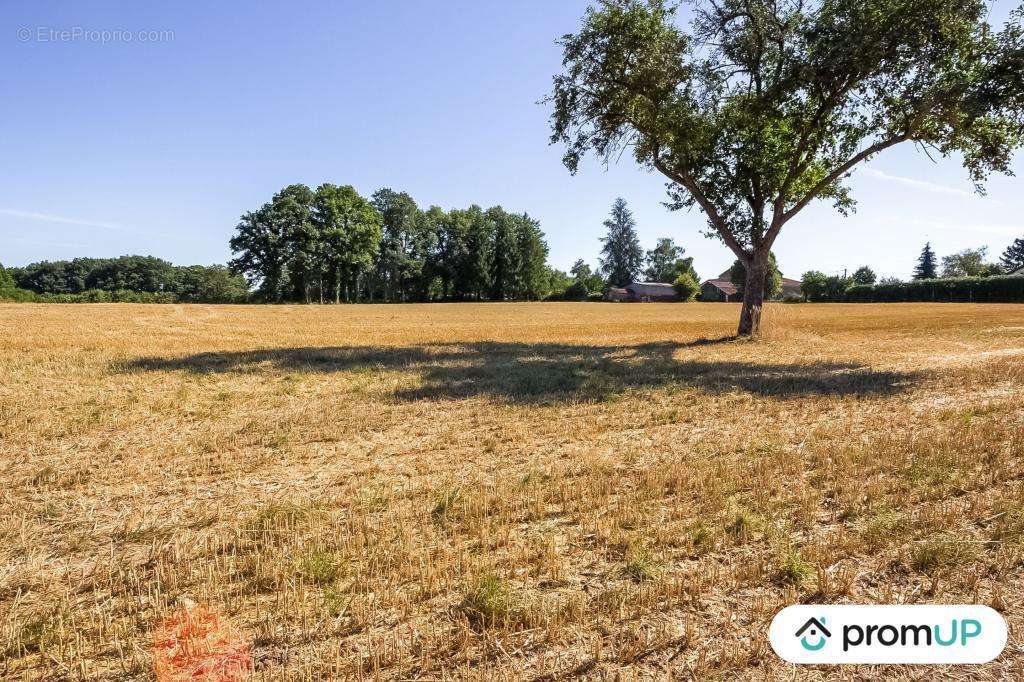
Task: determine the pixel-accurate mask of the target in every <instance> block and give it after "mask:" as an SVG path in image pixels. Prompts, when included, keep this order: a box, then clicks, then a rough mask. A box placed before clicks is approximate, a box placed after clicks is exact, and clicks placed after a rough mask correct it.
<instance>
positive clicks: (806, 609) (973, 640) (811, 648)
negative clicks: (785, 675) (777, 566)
mask: <svg viewBox="0 0 1024 682" xmlns="http://www.w3.org/2000/svg"><path fill="white" fill-rule="evenodd" d="M768 635H769V638H770V639H771V644H772V648H773V649H774V650H775V653H777V654H778V655H779V656H780V657H781V658H782V659H784V660H786V661H789V662H790V663H814V664H822V663H915V664H922V663H924V664H927V663H944V664H949V663H987V662H988V661H991V660H994V659H995V658H996V657H997V656H999V654H1000V653H1001V652H1002V650H1003V647H1005V646H1006V636H1007V632H1006V621H1005V620H1003V617H1002V616H1001V615H999V614H998V613H997V612H995V611H994V610H992V609H990V608H988V607H987V606H933V605H920V606H821V605H818V606H790V607H787V608H785V609H783V610H782V611H780V612H779V613H778V614H777V615H776V616H775V618H774V620H772V624H771V628H770V629H769V631H768ZM833 635H835V636H833Z"/></svg>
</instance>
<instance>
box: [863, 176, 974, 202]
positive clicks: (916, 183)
mask: <svg viewBox="0 0 1024 682" xmlns="http://www.w3.org/2000/svg"><path fill="white" fill-rule="evenodd" d="M861 172H862V173H864V174H865V175H870V176H871V177H873V178H878V179H879V180H888V181H889V182H898V183H900V184H901V185H906V186H907V187H913V188H914V189H919V190H922V191H925V192H934V193H936V194H948V195H951V196H955V197H971V198H975V199H977V198H978V195H977V194H975V193H974V192H969V191H967V190H965V189H962V188H960V187H950V186H948V185H940V184H938V183H935V182H928V181H927V180H917V179H916V178H906V177H903V176H902V175H892V174H891V173H886V172H885V171H881V170H878V169H877V168H864V169H862V171H861ZM990 201H991V200H990Z"/></svg>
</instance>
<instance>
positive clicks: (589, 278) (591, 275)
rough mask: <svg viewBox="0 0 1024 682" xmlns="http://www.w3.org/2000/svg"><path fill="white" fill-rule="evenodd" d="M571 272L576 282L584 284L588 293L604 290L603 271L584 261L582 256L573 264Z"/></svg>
mask: <svg viewBox="0 0 1024 682" xmlns="http://www.w3.org/2000/svg"><path fill="white" fill-rule="evenodd" d="M569 274H570V275H571V276H572V278H573V280H574V281H575V282H578V283H579V284H581V285H582V286H583V289H584V291H585V292H586V294H596V293H600V292H602V291H604V279H603V278H602V277H601V273H599V272H595V271H594V270H592V269H591V268H590V265H588V264H587V263H586V262H584V260H583V259H582V258H580V259H579V260H577V261H576V262H575V263H573V264H572V268H571V269H570V270H569ZM586 294H585V295H586ZM584 297H585V296H584Z"/></svg>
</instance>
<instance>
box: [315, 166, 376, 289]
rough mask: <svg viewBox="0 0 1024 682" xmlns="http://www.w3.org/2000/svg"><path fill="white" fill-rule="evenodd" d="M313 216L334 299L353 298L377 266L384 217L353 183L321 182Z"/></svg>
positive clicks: (324, 266) (324, 267)
mask: <svg viewBox="0 0 1024 682" xmlns="http://www.w3.org/2000/svg"><path fill="white" fill-rule="evenodd" d="M311 220H312V222H313V225H314V226H315V228H316V229H315V232H316V234H317V235H318V236H319V238H320V239H321V240H322V246H321V253H322V258H323V270H324V271H325V274H326V275H327V276H328V277H329V278H330V281H331V284H332V290H333V294H334V302H335V303H340V302H341V294H342V290H344V292H345V301H346V302H347V301H349V300H350V293H349V292H350V290H351V288H350V287H353V286H354V289H355V291H356V292H357V295H358V291H359V289H360V280H361V278H362V277H363V276H364V275H366V274H367V273H368V272H369V271H370V269H371V268H372V267H373V263H374V259H375V258H376V257H377V254H378V253H379V250H380V241H381V222H382V218H381V215H380V213H378V212H377V209H376V208H374V207H373V204H371V203H370V202H369V201H367V200H366V199H364V198H363V197H361V196H360V195H359V193H358V192H356V190H355V188H354V187H352V186H351V185H345V186H343V187H339V186H337V185H332V184H330V183H324V184H322V185H320V186H319V187H318V188H317V190H316V195H315V197H314V198H313V210H312V214H311Z"/></svg>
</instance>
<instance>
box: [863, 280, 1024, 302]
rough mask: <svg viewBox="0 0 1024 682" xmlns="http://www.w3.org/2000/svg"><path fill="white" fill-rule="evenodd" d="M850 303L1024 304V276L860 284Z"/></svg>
mask: <svg viewBox="0 0 1024 682" xmlns="http://www.w3.org/2000/svg"><path fill="white" fill-rule="evenodd" d="M846 300H847V301H849V302H850V303H904V302H905V303H911V302H936V303H1024V277H959V278H956V279H923V280H916V281H913V282H898V283H894V284H857V285H854V286H852V287H850V288H849V289H847V290H846Z"/></svg>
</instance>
